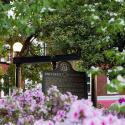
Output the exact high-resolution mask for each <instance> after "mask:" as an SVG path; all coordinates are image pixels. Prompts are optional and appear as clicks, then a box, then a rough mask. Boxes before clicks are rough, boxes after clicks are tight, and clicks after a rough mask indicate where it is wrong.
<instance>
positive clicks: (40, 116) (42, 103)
mask: <svg viewBox="0 0 125 125" xmlns="http://www.w3.org/2000/svg"><path fill="white" fill-rule="evenodd" d="M124 121H125V119H123V118H121V119H118V118H117V116H113V115H112V114H107V115H105V114H104V112H103V110H102V109H96V108H94V107H93V106H92V103H91V102H90V101H89V100H84V99H82V100H78V99H77V96H74V95H72V94H71V93H70V92H67V93H65V94H62V93H60V92H59V90H58V89H57V87H55V86H53V87H51V88H50V89H49V90H48V93H47V95H45V94H43V93H42V91H41V89H39V88H34V89H31V90H26V91H25V92H14V93H13V95H12V96H11V97H7V98H4V99H0V124H1V125H125V122H124Z"/></svg>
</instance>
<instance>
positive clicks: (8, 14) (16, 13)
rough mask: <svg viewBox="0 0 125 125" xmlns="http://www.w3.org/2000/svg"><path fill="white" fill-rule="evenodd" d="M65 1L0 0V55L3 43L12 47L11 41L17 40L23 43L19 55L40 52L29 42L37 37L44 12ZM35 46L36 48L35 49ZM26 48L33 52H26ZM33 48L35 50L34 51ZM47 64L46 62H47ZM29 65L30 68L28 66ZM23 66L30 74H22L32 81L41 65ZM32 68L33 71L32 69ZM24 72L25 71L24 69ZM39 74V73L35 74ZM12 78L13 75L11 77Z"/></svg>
mask: <svg viewBox="0 0 125 125" xmlns="http://www.w3.org/2000/svg"><path fill="white" fill-rule="evenodd" d="M64 2H65V1H62V0H43V1H41V0H35V1H34V0H12V1H11V0H2V1H0V17H1V18H0V52H1V56H3V53H5V51H6V50H5V49H3V46H4V44H9V45H10V46H11V48H12V45H13V43H15V42H17V41H19V42H21V43H22V44H23V49H22V51H21V53H20V54H19V56H28V55H32V53H33V54H34V55H35V54H36V55H37V54H41V53H40V52H39V46H35V47H32V46H34V45H32V44H31V43H32V42H33V40H34V39H35V38H38V36H39V35H40V33H41V32H42V30H43V27H42V23H43V18H44V16H45V15H46V14H48V13H49V12H50V11H52V10H53V8H54V9H56V10H58V9H59V8H61V7H63V5H64ZM36 48H37V49H36ZM28 50H31V51H33V52H31V53H28ZM34 50H36V51H35V52H34ZM47 65H48V64H47ZM12 67H13V66H12V65H10V68H9V69H10V70H9V72H8V73H9V74H10V75H12V74H13V73H14V68H12ZM29 67H30V68H29ZM29 67H27V66H25V68H23V69H24V70H26V71H27V70H28V69H31V70H29V71H32V75H31V76H30V75H27V73H26V74H24V76H25V77H29V78H32V79H33V80H34V81H35V80H38V78H37V77H32V76H35V75H34V71H35V74H38V73H39V71H40V70H41V69H42V70H43V69H44V68H43V66H39V68H38V67H37V66H36V68H34V67H35V66H29ZM33 70H34V71H33ZM24 72H25V71H24ZM13 75H14V74H13ZM37 76H39V74H38V75H37ZM11 78H13V77H11Z"/></svg>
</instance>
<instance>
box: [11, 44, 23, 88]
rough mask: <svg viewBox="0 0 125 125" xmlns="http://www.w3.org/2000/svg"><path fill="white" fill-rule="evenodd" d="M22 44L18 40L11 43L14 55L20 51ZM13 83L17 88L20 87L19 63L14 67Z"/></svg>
mask: <svg viewBox="0 0 125 125" xmlns="http://www.w3.org/2000/svg"><path fill="white" fill-rule="evenodd" d="M22 47H23V45H22V44H21V43H20V42H16V43H14V45H13V51H14V56H15V57H17V56H18V54H19V52H20V51H21V49H22ZM15 85H16V87H17V88H19V87H21V64H20V63H17V64H16V67H15Z"/></svg>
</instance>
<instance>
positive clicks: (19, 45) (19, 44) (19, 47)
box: [13, 42, 23, 52]
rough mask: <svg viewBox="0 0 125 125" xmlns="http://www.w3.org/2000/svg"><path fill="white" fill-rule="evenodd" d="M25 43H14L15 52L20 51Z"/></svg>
mask: <svg viewBox="0 0 125 125" xmlns="http://www.w3.org/2000/svg"><path fill="white" fill-rule="evenodd" d="M22 47H23V45H22V44H21V43H20V42H16V43H14V44H13V51H14V52H20V51H21V49H22Z"/></svg>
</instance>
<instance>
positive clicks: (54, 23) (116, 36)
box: [43, 0, 125, 69]
mask: <svg viewBox="0 0 125 125" xmlns="http://www.w3.org/2000/svg"><path fill="white" fill-rule="evenodd" d="M124 6H125V2H124V1H118V0H114V1H110V0H105V1H101V2H100V1H89V0H85V1H81V0H78V1H72V2H71V3H70V4H68V5H67V6H66V7H65V8H63V9H62V10H60V11H59V12H58V13H54V14H53V15H49V16H48V15H46V18H44V19H45V23H44V24H45V25H46V26H45V29H46V31H45V32H44V34H43V39H44V40H45V41H48V42H49V43H51V44H52V47H51V48H52V49H53V53H56V52H58V51H60V53H61V52H63V53H64V52H65V53H72V52H78V51H80V53H81V62H82V63H81V64H82V67H84V68H87V69H88V68H90V67H91V66H97V65H100V64H104V63H106V64H111V65H112V66H113V65H116V64H115V62H111V60H109V58H107V51H108V50H110V49H112V48H113V47H118V50H119V51H120V52H121V51H122V50H123V49H124V46H125V44H124V43H125V39H124V36H125V34H124V30H125V22H124V12H125V8H124ZM56 50H57V51H56Z"/></svg>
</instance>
